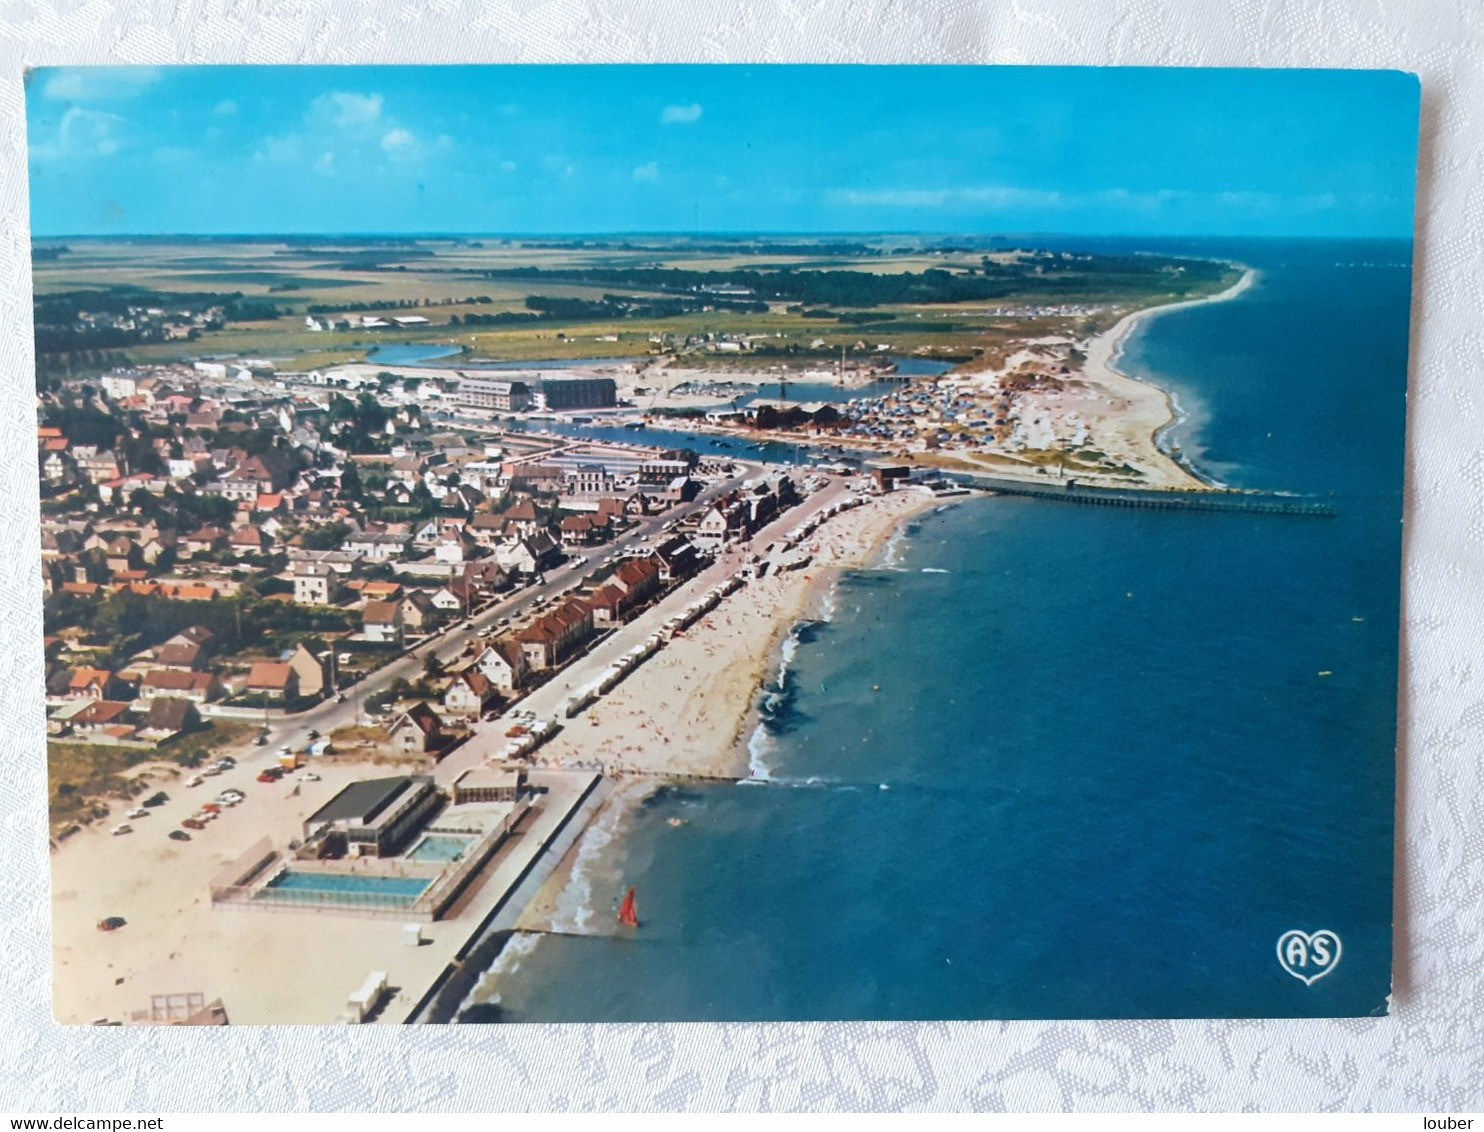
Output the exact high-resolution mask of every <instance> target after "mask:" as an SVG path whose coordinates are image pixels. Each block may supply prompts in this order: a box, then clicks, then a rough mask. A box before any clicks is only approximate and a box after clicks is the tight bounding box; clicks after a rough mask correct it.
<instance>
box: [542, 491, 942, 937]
mask: <svg viewBox="0 0 1484 1132" xmlns="http://www.w3.org/2000/svg"><path fill="white" fill-rule="evenodd" d="M960 498H961V497H960ZM944 502H945V500H942V499H940V498H937V497H935V496H932V495H929V494H927V493H925V492H918V491H900V492H894V493H892V494H889V495H885V496H881V497H877V498H873V499H870V500H869V501H868V502H867V503H866V504H864V505H863V506H861V507H857V508H855V509H854V510H850V511H846V512H844V513H843V514H840V515H836V516H835V517H833V518H831V519H829V520H828V521H826V522H825V523H824V524H823V525H822V526H820V527H819V529H818V530H816V531H815V532H814V534H813V536H811V537H810V538H809V539H808V540H807V541H806V542H805V543H804V544H803V545H804V546H805V547H806V548H808V549H809V550H810V551H811V552H812V560H811V562H810V564H809V565H808V566H807V567H804V568H801V569H795V570H789V571H784V572H782V573H774V572H772V571H769V572H768V573H767V574H766V575H765V576H764V577H763V578H761V579H758V580H757V581H754V582H752V583H750V584H749V585H747V586H746V587H744V588H743V589H742V590H739V591H738V592H737V593H735V594H733V595H731V596H730V597H728V598H727V599H726V600H725V601H724V602H722V604H721V605H720V606H718V607H717V608H716V609H715V610H713V611H712V612H711V613H709V614H707V615H706V616H705V617H703V618H702V619H701V620H700V621H698V622H697V623H696V624H695V625H693V626H691V627H690V628H689V629H688V630H686V631H685V633H684V634H683V635H682V636H678V637H676V638H675V639H674V640H673V641H672V642H671V643H670V644H669V646H668V647H666V648H665V649H664V650H662V651H661V652H660V653H659V654H658V655H656V656H655V657H653V658H652V659H650V660H649V661H648V662H647V663H645V664H644V665H643V666H642V667H641V668H639V670H638V671H637V672H635V673H634V674H633V675H632V676H630V677H629V678H628V679H627V680H626V681H624V683H622V684H620V685H619V686H618V687H617V688H616V689H614V691H613V692H611V693H610V694H609V695H607V696H605V697H603V698H602V699H601V700H599V701H598V703H597V704H595V705H594V706H593V707H592V708H590V709H589V710H588V711H587V712H586V713H585V714H584V715H583V716H582V717H579V718H578V719H576V720H574V721H573V724H572V726H570V727H568V728H567V729H566V730H565V731H564V732H562V734H561V735H559V736H558V737H557V738H556V739H554V740H553V741H552V742H551V743H550V744H548V745H547V746H546V747H545V748H543V749H542V756H543V758H545V759H547V760H549V761H552V762H558V761H560V762H561V763H562V764H566V765H570V764H574V763H581V764H583V765H587V764H589V763H590V762H591V761H593V760H598V761H600V762H602V764H603V766H604V769H605V772H606V773H610V774H614V775H616V776H618V777H619V778H620V780H621V782H622V785H621V787H620V789H619V790H617V791H616V792H615V793H614V794H613V796H611V797H610V798H609V799H608V801H607V802H606V803H605V804H604V807H603V810H602V811H601V812H600V813H599V814H598V815H597V816H596V817H595V818H594V820H593V822H592V823H591V825H590V826H589V828H588V830H587V832H586V833H585V834H584V835H583V837H582V838H580V839H579V840H578V841H577V842H576V843H575V844H574V845H573V846H572V848H571V849H570V850H569V851H568V853H567V854H566V856H565V858H564V859H563V860H562V862H561V863H560V865H559V866H558V867H557V868H556V870H555V871H554V872H553V873H552V875H551V876H550V877H549V878H548V880H547V882H546V883H545V884H544V885H543V886H542V888H541V890H540V892H539V893H538V894H537V896H536V897H535V899H534V900H533V901H532V902H531V904H530V905H529V906H528V908H527V909H526V912H525V914H524V915H523V916H522V917H521V919H520V922H519V925H518V926H519V928H520V929H521V930H523V931H551V930H562V931H586V930H598V931H603V930H605V929H606V927H607V924H606V922H604V923H596V924H590V923H589V922H588V921H587V918H586V916H585V915H584V910H585V909H587V908H588V907H589V905H588V901H589V899H590V895H591V889H592V887H593V884H592V880H593V878H592V877H591V876H590V875H589V873H590V871H591V868H592V867H593V866H592V864H591V858H592V857H593V856H594V855H595V853H596V851H597V850H599V849H601V848H602V847H603V846H606V845H607V844H608V843H609V842H610V841H611V840H612V839H614V838H616V837H621V836H622V834H623V828H624V826H625V824H626V821H627V818H628V815H629V814H631V813H632V812H633V810H634V808H635V807H636V806H637V805H638V804H639V803H640V802H641V801H642V800H643V799H644V797H645V796H646V795H648V794H649V793H650V792H652V791H653V790H655V789H657V788H659V787H660V786H661V785H663V784H664V783H665V782H666V781H669V780H671V779H672V778H676V777H685V776H697V777H705V778H732V779H740V778H745V777H747V775H748V773H749V771H748V751H747V736H748V734H750V732H751V728H752V725H753V722H754V720H755V716H756V702H757V696H758V692H759V690H760V689H761V687H762V685H763V683H764V681H765V680H766V679H767V678H768V675H769V674H770V673H772V672H773V671H774V670H775V669H776V668H777V664H778V654H779V649H780V647H781V645H782V641H783V638H784V637H785V636H786V635H787V633H788V632H789V630H790V628H791V627H792V626H793V624H794V623H795V622H796V621H797V620H798V619H799V618H800V617H801V616H803V615H804V614H805V613H806V612H807V610H808V608H809V606H810V603H811V602H812V601H813V600H814V599H815V597H816V595H817V594H819V593H820V592H822V591H823V590H825V589H826V588H827V587H828V586H829V585H830V583H831V582H832V581H833V579H834V578H835V577H836V576H838V574H839V573H840V571H842V570H845V569H849V568H851V567H859V566H862V565H865V564H866V563H868V562H870V561H871V560H873V559H874V558H875V557H876V555H877V554H878V552H879V551H880V549H881V547H882V546H883V545H884V544H885V543H886V542H887V540H888V539H889V538H891V536H892V535H893V534H894V533H895V532H896V531H898V530H900V529H901V527H902V525H903V524H904V523H906V522H907V521H908V520H910V519H911V518H912V517H913V516H914V515H918V514H921V513H923V512H925V511H929V510H932V509H934V508H935V507H940V506H942V505H943V503H944ZM801 518H802V517H801Z"/></svg>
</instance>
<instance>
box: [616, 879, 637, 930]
mask: <svg viewBox="0 0 1484 1132" xmlns="http://www.w3.org/2000/svg"><path fill="white" fill-rule="evenodd" d="M618 922H619V923H620V924H623V925H624V927H626V928H637V927H638V926H639V913H638V912H637V911H636V910H635V908H634V890H633V889H632V888H630V889H629V891H628V894H627V895H626V896H625V897H624V898H623V903H622V904H620V905H619V906H618Z"/></svg>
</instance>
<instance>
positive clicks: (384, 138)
mask: <svg viewBox="0 0 1484 1132" xmlns="http://www.w3.org/2000/svg"><path fill="white" fill-rule="evenodd" d="M416 144H417V139H416V138H415V137H413V136H412V131H411V130H404V129H403V128H402V127H401V126H398V127H397V128H396V129H394V130H388V131H387V132H386V133H384V134H382V135H381V148H382V149H384V150H386V151H387V152H388V153H390V154H398V153H406V152H407V151H409V150H410V149H412V148H413V146H415V145H416Z"/></svg>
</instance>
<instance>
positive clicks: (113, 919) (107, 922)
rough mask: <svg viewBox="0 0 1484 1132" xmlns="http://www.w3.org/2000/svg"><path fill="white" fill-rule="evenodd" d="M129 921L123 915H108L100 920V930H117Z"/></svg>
mask: <svg viewBox="0 0 1484 1132" xmlns="http://www.w3.org/2000/svg"><path fill="white" fill-rule="evenodd" d="M128 922H129V921H128V920H126V919H124V918H123V917H122V916H106V917H104V918H103V919H101V920H99V921H98V930H99V931H100V932H116V931H118V930H119V928H121V927H123V926H124V925H125V924H127V923H128Z"/></svg>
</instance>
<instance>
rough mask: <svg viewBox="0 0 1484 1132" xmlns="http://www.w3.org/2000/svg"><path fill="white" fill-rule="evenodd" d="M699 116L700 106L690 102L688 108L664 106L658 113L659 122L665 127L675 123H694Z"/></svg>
mask: <svg viewBox="0 0 1484 1132" xmlns="http://www.w3.org/2000/svg"><path fill="white" fill-rule="evenodd" d="M700 116H701V104H700V103H699V102H692V103H690V105H688V106H666V107H665V108H664V109H663V110H661V111H660V121H661V122H663V123H664V124H665V125H667V126H670V125H674V124H675V123H677V122H694V121H696V120H697V119H698V118H700Z"/></svg>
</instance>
